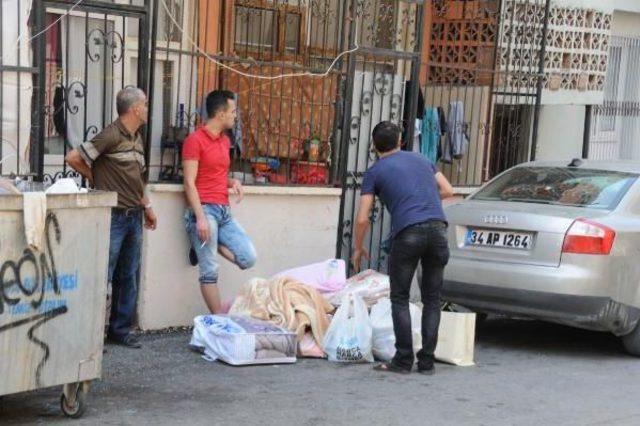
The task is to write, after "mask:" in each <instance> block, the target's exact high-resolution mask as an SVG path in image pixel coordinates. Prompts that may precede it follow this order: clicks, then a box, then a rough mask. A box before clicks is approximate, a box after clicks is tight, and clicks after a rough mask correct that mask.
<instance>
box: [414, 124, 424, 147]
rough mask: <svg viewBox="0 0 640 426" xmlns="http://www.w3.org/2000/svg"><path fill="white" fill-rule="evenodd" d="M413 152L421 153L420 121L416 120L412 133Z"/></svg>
mask: <svg viewBox="0 0 640 426" xmlns="http://www.w3.org/2000/svg"><path fill="white" fill-rule="evenodd" d="M413 152H418V153H419V152H422V119H419V118H416V121H415V129H414V131H413Z"/></svg>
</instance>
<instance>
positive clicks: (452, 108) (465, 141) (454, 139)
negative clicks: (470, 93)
mask: <svg viewBox="0 0 640 426" xmlns="http://www.w3.org/2000/svg"><path fill="white" fill-rule="evenodd" d="M467 126H468V125H467V123H465V121H464V103H463V102H462V101H454V102H451V104H450V105H449V114H448V119H447V134H446V137H445V144H444V150H443V156H442V161H443V162H444V163H452V162H453V160H454V159H455V160H460V159H461V158H463V157H464V155H465V154H466V153H467V150H468V149H469V137H468V131H467Z"/></svg>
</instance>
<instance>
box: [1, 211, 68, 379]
mask: <svg viewBox="0 0 640 426" xmlns="http://www.w3.org/2000/svg"><path fill="white" fill-rule="evenodd" d="M52 234H53V235H52ZM52 238H53V241H52ZM60 238H61V232H60V224H59V222H58V218H57V217H56V215H55V214H53V213H49V214H48V215H47V218H46V222H45V243H46V253H44V252H35V251H33V250H32V249H31V248H26V249H25V250H24V252H23V254H22V257H21V258H20V259H19V260H17V261H13V260H7V261H4V262H3V263H2V266H1V267H0V318H2V316H3V315H5V314H7V315H9V314H11V315H12V316H13V315H16V314H19V315H25V314H27V315H29V316H27V317H26V318H21V319H19V320H15V321H10V322H9V323H7V324H4V325H0V334H2V333H4V332H6V331H8V330H12V329H15V328H17V327H22V326H25V325H30V327H29V329H28V330H27V338H28V339H29V341H30V342H32V343H33V344H35V345H37V346H38V347H39V348H40V349H41V350H42V359H41V360H40V362H39V363H38V366H37V368H36V376H35V378H36V386H40V385H41V380H40V379H41V375H42V369H43V367H44V366H45V365H46V363H47V361H48V360H49V357H50V348H49V345H48V344H47V343H46V342H44V341H42V340H40V339H39V338H38V337H36V336H35V332H36V331H37V330H38V329H39V328H40V327H42V326H43V325H44V324H46V323H47V322H49V321H51V320H53V319H54V318H56V317H59V316H61V315H64V314H66V313H67V311H68V307H67V303H66V301H64V300H46V298H45V295H46V294H47V293H49V292H51V293H54V294H56V295H59V294H60V293H61V287H67V288H71V287H74V286H76V285H77V276H73V275H72V276H63V277H62V278H63V279H62V280H61V279H60V278H61V277H59V276H58V271H57V270H56V263H55V260H54V258H53V247H52V242H55V243H57V244H58V245H59V244H60ZM25 271H34V272H35V274H34V276H33V277H31V276H29V277H26V276H25ZM61 282H62V283H63V284H64V286H61Z"/></svg>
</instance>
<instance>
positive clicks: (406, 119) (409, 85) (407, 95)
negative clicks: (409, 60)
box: [402, 80, 424, 151]
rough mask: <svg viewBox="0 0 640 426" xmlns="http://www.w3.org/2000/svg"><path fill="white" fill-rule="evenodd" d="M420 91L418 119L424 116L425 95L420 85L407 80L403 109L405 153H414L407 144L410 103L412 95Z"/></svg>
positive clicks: (403, 143) (417, 106) (403, 146)
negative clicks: (415, 91)
mask: <svg viewBox="0 0 640 426" xmlns="http://www.w3.org/2000/svg"><path fill="white" fill-rule="evenodd" d="M414 90H417V91H418V102H417V104H416V117H418V118H420V117H422V116H424V95H423V94H422V88H420V84H419V83H417V84H414V83H413V81H412V80H407V81H406V82H405V85H404V105H403V108H402V149H403V150H404V151H412V150H413V146H412V144H409V143H406V142H409V141H407V138H408V137H409V111H410V108H409V101H410V100H411V93H412V92H413V91H414Z"/></svg>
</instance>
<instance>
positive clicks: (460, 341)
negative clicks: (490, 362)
mask: <svg viewBox="0 0 640 426" xmlns="http://www.w3.org/2000/svg"><path fill="white" fill-rule="evenodd" d="M475 336H476V314H474V313H464V312H442V316H441V318H440V329H439V331H438V346H437V347H436V353H435V355H436V359H437V360H438V361H442V362H447V363H449V364H453V365H458V366H461V367H469V366H472V365H475V364H474V362H473V355H474V345H475Z"/></svg>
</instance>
